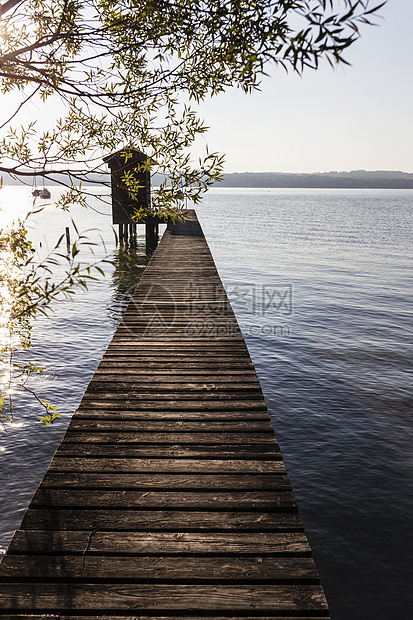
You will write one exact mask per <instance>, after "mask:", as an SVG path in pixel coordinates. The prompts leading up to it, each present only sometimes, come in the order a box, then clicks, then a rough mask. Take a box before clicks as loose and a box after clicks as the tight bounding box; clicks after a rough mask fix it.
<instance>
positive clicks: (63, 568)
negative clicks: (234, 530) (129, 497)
mask: <svg viewBox="0 0 413 620" xmlns="http://www.w3.org/2000/svg"><path fill="white" fill-rule="evenodd" d="M242 548H243V546H242V545H239V546H236V547H235V550H234V551H232V552H233V553H236V554H238V553H243V552H242V551H238V549H242ZM182 549H183V547H182ZM230 549H234V547H233V546H232V545H230ZM150 552H151V553H152V549H151V551H150ZM168 552H169V551H168V550H167V549H165V550H162V549H161V550H160V553H161V554H162V555H159V556H153V555H150V556H144V555H136V556H133V557H131V556H102V555H99V556H96V555H89V554H82V555H19V556H7V557H6V558H5V559H4V560H3V564H2V576H3V577H8V578H13V577H15V576H18V577H20V578H25V579H33V578H38V577H39V576H41V577H42V578H43V579H47V580H49V581H50V582H52V581H58V580H70V581H71V580H86V581H88V582H89V583H90V582H93V581H100V580H101V579H104V580H108V581H115V580H118V581H122V582H125V581H135V582H137V581H149V580H157V581H158V580H160V581H167V580H171V579H174V580H179V581H181V582H182V581H185V580H188V579H190V580H191V581H192V582H193V581H195V580H197V581H216V580H217V575H219V582H220V583H223V582H225V581H234V580H236V581H237V582H247V581H260V582H263V581H270V582H271V583H281V582H291V581H294V582H296V583H298V582H301V583H302V582H305V583H310V582H311V583H318V574H317V570H316V568H315V566H314V562H313V560H312V559H311V558H309V557H297V556H295V555H293V556H289V557H279V556H278V557H277V556H276V557H269V556H270V552H267V553H266V555H259V552H258V550H255V551H254V550H252V551H249V552H248V553H253V554H254V558H251V557H250V556H248V555H236V556H231V555H230V552H228V553H226V551H225V549H224V550H221V551H220V552H219V553H224V554H225V555H223V556H217V555H214V556H213V557H208V555H206V556H205V555H202V556H199V555H198V556H185V557H184V558H182V557H179V556H177V555H176V553H177V551H176V550H174V551H172V553H174V554H175V555H173V556H172V557H166V554H167V553H168ZM178 553H181V554H182V553H187V552H186V551H182V550H181V551H178ZM196 553H205V551H202V549H201V550H200V551H196ZM206 553H207V554H210V555H213V552H212V551H209V550H208V549H207V550H206ZM0 617H1V616H0Z"/></svg>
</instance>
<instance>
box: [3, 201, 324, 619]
mask: <svg viewBox="0 0 413 620" xmlns="http://www.w3.org/2000/svg"><path fill="white" fill-rule="evenodd" d="M4 618H9V619H13V620H18V619H20V618H31V619H33V620H40V618H44V619H46V618H59V619H60V620H69V619H70V620H74V619H75V618H76V619H77V620H80V619H82V620H86V618H87V619H88V620H97V619H103V618H110V619H111V620H121V619H122V620H132V619H133V620H149V619H152V620H167V619H175V620H177V619H178V618H181V619H183V618H185V619H186V620H191V619H192V620H199V619H200V618H215V619H216V620H219V619H221V620H223V619H224V618H226V619H228V618H232V620H236V619H237V620H241V618H242V619H243V620H245V619H248V618H249V619H250V620H252V619H253V618H254V619H255V618H260V619H261V620H269V619H270V618H277V619H278V620H280V619H284V620H286V619H287V618H295V620H299V619H301V620H303V619H304V618H312V620H316V619H319V620H320V619H321V618H323V619H324V620H325V618H328V609H327V604H326V600H325V597H324V593H323V589H322V587H321V586H320V584H319V578H318V574H317V571H316V568H315V566H314V563H313V560H312V558H311V550H310V547H309V544H308V541H307V538H306V536H305V534H304V531H303V526H302V523H301V521H300V519H299V516H298V513H297V507H296V502H295V499H294V496H293V493H292V489H291V486H290V483H289V480H288V477H287V475H286V471H285V467H284V464H283V461H282V457H281V454H280V450H279V447H278V445H277V442H276V439H275V437H274V432H273V429H272V426H271V423H270V420H269V416H268V413H267V409H266V405H265V402H264V398H263V395H262V392H261V388H260V384H259V382H258V379H257V376H256V373H255V370H254V367H253V364H252V362H251V360H250V357H249V354H248V351H247V348H246V345H245V342H244V340H243V338H242V335H241V334H240V331H239V328H238V325H237V322H236V319H235V316H234V314H233V311H232V309H231V306H230V304H229V301H228V298H227V295H226V293H225V290H224V288H223V286H222V283H221V280H220V278H219V275H218V273H217V270H216V268H215V265H214V262H213V259H212V256H211V253H210V251H209V248H208V245H207V243H206V241H205V238H204V236H203V233H202V230H201V227H200V225H199V223H198V221H197V219H196V215H195V213H194V212H193V211H190V212H189V219H188V220H187V221H186V222H184V223H178V224H177V225H175V226H171V227H170V229H168V230H167V232H166V233H165V234H164V236H163V238H162V240H161V242H160V244H159V246H158V248H157V250H156V252H155V254H154V256H153V257H152V259H151V261H150V263H149V265H148V267H147V268H146V270H145V272H144V275H143V277H142V279H141V281H140V283H139V285H138V286H137V288H136V290H135V293H134V295H133V298H132V300H131V302H130V304H129V306H128V308H127V310H126V312H125V314H124V316H123V319H122V321H121V323H120V325H119V327H118V329H117V331H116V333H115V335H114V337H113V339H112V341H111V343H110V345H109V347H108V349H107V351H106V353H105V354H104V356H103V358H102V361H101V363H100V364H99V366H98V368H97V370H96V372H95V374H94V376H93V378H92V381H91V382H90V384H89V386H88V388H87V390H86V392H85V394H84V396H83V399H82V401H81V404H80V406H79V409H78V410H77V411H76V412H75V413H74V415H73V418H72V420H71V422H70V424H69V426H68V429H67V432H66V434H65V436H64V438H63V440H62V442H61V444H60V446H59V448H58V449H57V451H56V454H55V456H54V458H53V460H52V462H51V464H50V467H49V469H48V471H47V473H46V475H45V476H44V478H43V480H42V482H41V484H40V486H39V488H38V490H37V492H36V493H35V495H34V497H33V499H32V502H31V504H30V507H29V509H28V511H27V512H26V515H25V517H24V519H23V522H22V525H21V527H20V529H19V530H17V531H16V533H15V535H14V537H13V539H12V542H11V544H10V547H9V550H8V552H7V555H6V556H5V557H4V559H3V562H2V563H1V565H0V620H1V619H3V620H4Z"/></svg>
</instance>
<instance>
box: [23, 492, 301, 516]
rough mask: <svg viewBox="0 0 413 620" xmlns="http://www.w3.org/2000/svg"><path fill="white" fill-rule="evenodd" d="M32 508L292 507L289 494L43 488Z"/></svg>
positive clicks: (256, 508)
mask: <svg viewBox="0 0 413 620" xmlns="http://www.w3.org/2000/svg"><path fill="white" fill-rule="evenodd" d="M31 506H32V508H44V507H50V508H57V507H60V508H105V507H106V506H111V507H113V508H125V509H131V508H137V509H139V510H142V509H146V510H148V509H149V510H151V509H157V508H158V509H159V508H164V509H165V510H170V509H187V510H200V509H201V510H204V509H209V510H221V509H226V510H231V509H232V510H259V511H262V510H277V509H278V510H280V509H291V508H294V507H295V506H296V502H295V500H294V496H293V494H292V492H291V491H277V492H276V491H259V492H258V491H257V492H253V491H230V490H226V491H225V492H221V491H216V490H214V491H209V490H208V491H207V490H203V491H202V492H199V491H192V492H191V491H172V490H171V491H163V490H157V491H148V490H144V491H135V490H129V489H123V490H113V489H111V490H103V489H99V490H93V489H86V490H83V489H81V490H78V489H69V490H66V489H47V488H44V487H43V486H42V487H41V488H40V489H38V491H37V492H36V493H35V494H34V496H33V499H32V503H31Z"/></svg>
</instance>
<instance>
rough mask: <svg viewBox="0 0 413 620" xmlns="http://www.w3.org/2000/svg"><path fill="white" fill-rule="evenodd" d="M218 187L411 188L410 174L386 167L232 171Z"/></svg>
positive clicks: (412, 185)
mask: <svg viewBox="0 0 413 620" xmlns="http://www.w3.org/2000/svg"><path fill="white" fill-rule="evenodd" d="M220 186H221V187H303V188H323V187H326V188H329V187H330V188H346V187H347V188H371V189H374V188H377V189H413V174H412V173H408V172H400V171H396V172H391V171H387V170H375V171H367V170H352V171H351V172H336V171H333V172H320V173H308V174H307V173H286V172H285V173H284V172H233V173H230V174H226V175H225V178H224V180H223V181H222V183H220Z"/></svg>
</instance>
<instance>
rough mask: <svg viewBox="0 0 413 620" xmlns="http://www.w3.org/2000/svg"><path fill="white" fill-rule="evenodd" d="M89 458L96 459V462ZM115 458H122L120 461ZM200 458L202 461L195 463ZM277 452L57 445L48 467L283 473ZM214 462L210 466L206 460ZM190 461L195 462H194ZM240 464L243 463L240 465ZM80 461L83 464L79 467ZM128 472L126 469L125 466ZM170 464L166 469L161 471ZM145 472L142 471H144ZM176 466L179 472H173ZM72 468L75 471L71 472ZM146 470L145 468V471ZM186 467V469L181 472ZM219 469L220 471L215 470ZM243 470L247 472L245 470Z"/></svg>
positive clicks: (235, 448) (275, 449)
mask: <svg viewBox="0 0 413 620" xmlns="http://www.w3.org/2000/svg"><path fill="white" fill-rule="evenodd" d="M69 456H70V457H82V459H77V460H73V459H70V460H62V459H61V458H56V457H69ZM93 457H98V460H96V459H94V460H93V462H92V459H93ZM119 457H123V458H122V459H120V458H119ZM142 458H148V459H151V461H150V462H149V463H148V465H147V466H146V465H144V464H140V465H139V464H138V463H136V462H134V459H142ZM113 459H116V461H115V463H114V465H111V463H112V462H113ZM154 459H168V460H169V462H168V463H165V464H161V463H160V462H159V461H158V460H155V461H154ZM171 459H191V461H189V460H188V461H187V462H186V463H181V464H180V465H178V464H177V463H175V462H174V463H173V464H171ZM200 459H204V460H203V461H202V462H199V461H200ZM280 459H281V452H280V449H279V447H278V445H274V444H268V445H266V444H258V445H239V444H238V445H234V446H232V445H226V446H225V445H222V444H219V445H214V444H205V445H191V444H187V445H185V444H184V445H180V444H174V445H168V444H163V445H152V444H146V445H138V444H135V445H128V444H122V446H120V445H117V444H107V443H105V444H102V443H101V444H98V443H96V444H90V445H88V444H84V443H61V444H60V446H59V447H58V449H57V450H56V454H55V458H54V459H53V461H52V463H51V465H50V467H51V469H52V470H56V469H58V470H59V471H111V469H113V467H118V469H117V471H120V472H124V471H126V472H127V471H140V472H142V471H152V469H151V468H153V467H154V466H156V467H158V471H171V472H182V471H186V472H189V471H192V472H193V471H199V472H204V473H208V472H209V473H213V472H215V473H217V472H221V473H243V472H254V471H255V473H261V472H264V473H265V472H270V471H271V472H284V471H285V468H284V464H283V463H282V462H281V461H280ZM211 460H212V461H217V464H213V463H210V462H207V461H211ZM225 460H230V461H234V460H236V461H237V464H228V463H227V464H225V462H224V461H225ZM258 460H263V461H277V463H273V464H272V466H271V468H270V469H269V468H264V469H262V468H261V466H259V465H258V463H256V464H255V465H249V466H248V465H246V461H258ZM194 461H198V462H195V463H194ZM241 461H242V462H243V464H242V465H241ZM82 462H83V465H82ZM128 464H129V465H130V469H128V467H129V465H128ZM171 465H172V468H171V469H170V470H168V469H165V467H169V466H171ZM145 467H146V468H147V469H144V468H145ZM177 467H178V468H179V469H177ZM73 468H75V469H73ZM148 468H149V469H148ZM185 468H186V469H185ZM217 468H221V469H217ZM246 468H247V469H246Z"/></svg>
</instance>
